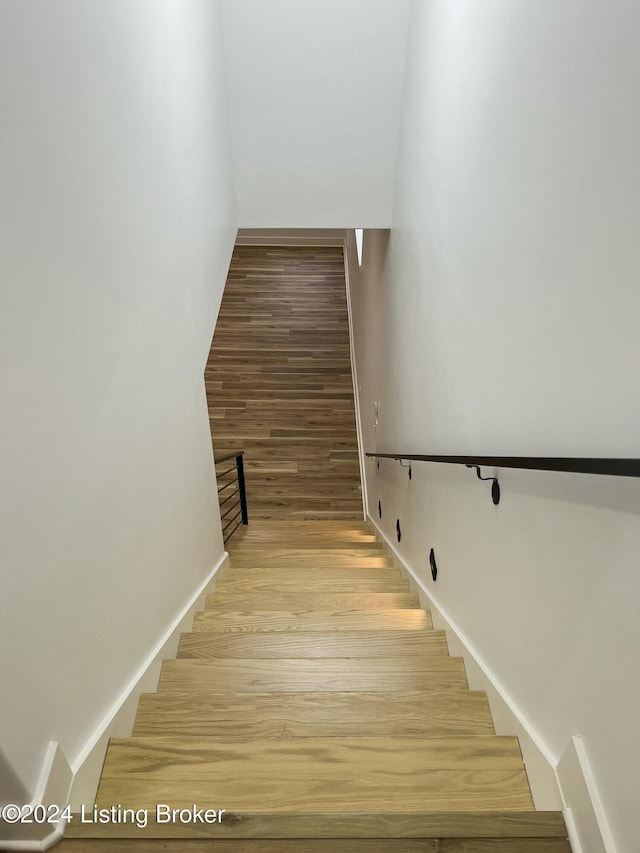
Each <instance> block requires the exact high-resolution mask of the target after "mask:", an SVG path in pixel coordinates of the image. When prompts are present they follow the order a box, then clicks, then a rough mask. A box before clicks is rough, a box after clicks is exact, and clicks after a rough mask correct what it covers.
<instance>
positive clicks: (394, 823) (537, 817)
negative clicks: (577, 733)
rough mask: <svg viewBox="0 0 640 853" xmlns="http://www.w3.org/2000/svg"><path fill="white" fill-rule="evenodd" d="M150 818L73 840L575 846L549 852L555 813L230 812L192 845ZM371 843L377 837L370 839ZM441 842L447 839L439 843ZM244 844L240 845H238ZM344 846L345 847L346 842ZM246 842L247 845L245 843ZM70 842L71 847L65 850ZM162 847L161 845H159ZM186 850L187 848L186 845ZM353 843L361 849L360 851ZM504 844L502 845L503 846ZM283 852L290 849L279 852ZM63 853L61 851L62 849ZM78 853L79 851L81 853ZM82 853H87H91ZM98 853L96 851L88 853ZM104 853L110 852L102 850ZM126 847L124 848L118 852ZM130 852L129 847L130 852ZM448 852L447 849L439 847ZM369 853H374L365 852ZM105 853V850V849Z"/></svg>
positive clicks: (236, 852)
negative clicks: (139, 826) (433, 841)
mask: <svg viewBox="0 0 640 853" xmlns="http://www.w3.org/2000/svg"><path fill="white" fill-rule="evenodd" d="M149 817H150V819H149V822H148V824H147V826H146V827H144V828H142V829H137V828H136V827H135V825H133V824H130V823H129V824H124V823H122V824H102V825H100V824H98V825H95V826H87V825H86V824H82V823H81V822H80V820H79V818H78V819H75V820H73V821H72V822H71V824H70V825H69V826H68V828H67V835H66V838H67V837H68V838H82V839H83V840H84V838H85V837H86V836H87V834H91V835H96V836H103V837H105V838H106V839H107V840H109V839H112V838H118V839H125V838H140V841H142V842H143V843H144V842H146V843H149V844H154V842H153V841H152V840H151V839H157V838H176V837H177V838H180V841H181V846H180V850H181V851H182V850H185V849H186V850H190V847H189V846H188V845H189V844H191V843H197V842H196V841H195V840H194V839H197V838H202V839H207V840H206V841H205V842H204V843H205V844H207V845H209V846H208V847H207V848H202V847H200V848H195V849H196V850H198V851H199V850H202V849H205V850H207V851H211V850H213V851H216V853H217V851H218V850H219V849H220V850H223V851H226V850H229V851H230V853H244V850H245V849H247V850H251V851H252V850H255V851H256V853H257V852H258V851H259V853H263V849H264V851H268V853H279V850H280V849H283V850H291V851H292V853H293V851H295V853H301V851H307V850H309V851H314V853H315V851H316V850H317V849H319V850H321V851H322V853H330V851H331V850H332V849H333V848H322V847H321V848H315V847H313V846H311V847H309V846H308V845H309V844H315V843H320V842H324V843H329V844H333V843H338V844H340V843H344V845H345V846H344V847H338V848H337V849H338V850H344V851H345V853H349V851H350V850H351V849H354V850H359V849H360V848H359V847H358V846H356V845H358V844H359V843H362V844H369V843H374V844H381V845H394V844H395V842H396V840H397V842H398V843H399V844H400V845H407V847H406V848H405V847H402V846H401V847H399V848H398V847H395V846H388V847H385V846H381V847H377V848H375V847H374V848H373V850H374V851H375V853H385V851H386V850H388V849H389V850H399V851H404V850H405V849H406V850H408V851H411V850H420V851H421V853H422V850H428V851H429V853H431V850H432V848H430V847H426V848H420V847H417V848H414V847H411V846H410V845H411V844H412V843H414V842H415V843H416V844H429V843H431V839H437V840H438V843H439V844H440V845H443V844H445V843H447V844H448V843H449V841H450V842H451V844H454V843H456V844H457V843H461V844H462V843H465V844H466V843H469V844H471V843H474V842H479V843H480V844H483V845H484V844H485V843H486V844H489V845H494V846H492V847H484V846H482V847H478V848H477V850H479V851H482V853H484V851H490V853H503V851H504V850H506V851H509V850H511V848H510V847H509V846H507V845H508V844H510V841H511V840H512V839H514V840H516V841H521V842H522V843H527V842H530V843H531V844H538V845H541V846H539V847H533V848H527V847H525V848H522V849H521V848H514V849H515V850H516V851H517V853H523V850H524V851H525V853H530V852H531V853H557V851H558V850H560V851H562V853H565V851H567V853H570V848H569V847H564V848H562V847H558V846H557V844H556V845H555V846H551V847H547V846H542V845H545V844H546V843H547V841H548V842H550V843H552V842H558V841H564V842H565V843H566V830H565V826H564V820H563V818H562V814H561V813H560V812H549V811H544V812H542V811H540V812H536V811H529V810H527V811H515V810H514V811H507V812H504V811H499V812H496V811H490V810H487V811H483V812H465V811H458V812H448V811H434V812H418V813H415V812H413V813H412V812H404V813H401V812H396V813H389V812H383V811H380V812H377V813H375V814H371V813H364V814H359V813H353V812H351V813H344V812H342V813H328V814H327V813H324V814H321V813H318V812H316V813H310V814H309V813H308V814H305V813H297V814H291V813H290V814H286V813H282V812H281V813H279V814H267V813H264V812H258V813H255V812H254V813H251V812H243V813H242V814H234V813H233V812H231V811H228V810H227V811H225V814H224V815H223V816H222V820H221V822H220V823H216V824H215V825H214V826H209V827H207V826H200V827H198V826H190V827H189V828H188V836H189V838H185V831H184V827H182V826H180V825H176V824H169V825H167V824H158V823H157V822H156V821H155V820H154V819H153V817H154V815H153V813H152V812H151V813H150V815H149ZM367 836H371V837H370V838H367ZM214 839H215V846H214V847H212V846H211V845H212V841H213V840H214ZM225 839H233V840H231V841H230V844H232V845H233V844H236V846H235V847H234V846H230V847H228V848H227V847H222V848H219V847H218V845H219V844H224V843H225V841H224V840H225ZM286 839H292V842H291V843H292V844H297V845H299V846H298V847H295V848H294V847H289V846H287V844H288V843H289V842H287V840H286ZM440 839H442V840H440ZM238 840H240V843H238ZM253 840H255V841H256V843H257V844H258V845H269V844H271V845H274V844H275V845H276V846H266V847H264V848H262V847H261V846H258V847H255V848H254V847H252V846H247V847H245V843H247V842H251V841H253ZM343 840H344V841H343ZM243 842H244V843H243ZM65 843H67V842H66V840H65V842H63V844H62V848H64V844H65ZM156 844H157V842H156ZM183 844H184V845H185V846H183ZM349 844H351V845H354V846H353V848H352V847H350V846H349ZM500 844H502V845H503V846H498V845H500ZM277 845H283V847H282V848H280V847H279V846H277ZM56 849H60V848H56ZM77 849H78V848H75V850H77ZM81 849H82V853H85V850H84V848H81ZM88 849H91V848H88ZM102 849H105V848H102ZM122 849H123V848H122V847H121V846H120V844H118V850H119V851H121V850H122ZM126 849H127V848H126V847H124V850H126ZM139 849H141V850H142V852H143V853H155V851H156V850H158V849H160V850H162V849H165V848H162V847H158V846H152V847H150V848H149V849H148V850H146V849H145V848H137V847H136V848H133V850H134V852H135V853H138V850H139ZM437 849H438V850H440V851H442V849H443V848H442V847H439V848H437ZM444 849H446V850H449V851H455V853H458V851H456V850H455V848H454V847H445V848H444ZM364 850H365V851H366V850H367V848H366V847H365V848H364ZM460 850H463V851H464V853H477V850H476V848H474V847H468V846H467V847H465V848H460ZM100 853H102V850H100Z"/></svg>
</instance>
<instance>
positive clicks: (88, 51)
mask: <svg viewBox="0 0 640 853" xmlns="http://www.w3.org/2000/svg"><path fill="white" fill-rule="evenodd" d="M0 15H1V20H0V102H1V103H2V140H1V144H2V157H1V158H0V171H1V173H2V174H1V178H0V183H1V185H2V192H1V202H0V203H1V209H0V216H1V221H0V233H1V234H2V242H3V247H2V253H1V256H0V279H1V281H2V289H1V293H0V302H1V305H0V326H1V331H0V349H1V355H0V371H1V373H2V380H1V384H2V396H1V399H2V410H3V412H2V434H3V435H2V443H1V450H0V453H1V467H2V476H1V478H0V490H1V498H0V500H1V508H0V517H1V518H2V530H3V532H2V537H1V538H0V548H1V550H2V554H1V557H0V563H1V566H2V570H1V571H2V594H1V597H0V647H1V648H2V655H1V658H0V680H1V684H0V694H1V695H2V705H1V711H0V713H1V715H2V719H1V735H0V736H1V738H2V750H3V751H4V753H5V755H6V757H7V759H8V760H9V761H10V763H11V764H12V765H13V768H14V770H15V771H16V772H17V773H18V775H19V778H20V780H21V781H22V783H23V784H24V785H25V786H26V788H27V789H28V790H30V791H31V792H33V790H34V786H35V784H36V780H37V778H38V772H39V769H40V764H41V762H42V760H43V757H44V752H45V749H46V747H47V744H48V741H49V740H54V741H58V742H59V743H60V746H61V748H62V750H63V752H64V754H65V756H66V757H67V759H68V761H69V762H70V763H71V764H72V765H73V764H74V762H76V760H77V759H78V758H79V756H81V754H82V752H83V749H84V748H85V747H86V746H87V745H90V744H91V741H92V738H93V737H94V736H95V735H96V733H97V728H96V727H98V726H99V724H100V722H101V720H102V719H103V717H104V716H105V715H106V714H107V713H108V711H109V709H110V706H111V705H112V703H113V702H114V701H115V700H116V699H117V697H118V696H119V694H120V693H121V691H122V690H123V689H124V688H125V686H126V685H127V683H128V682H129V680H130V679H131V678H132V677H133V676H134V674H135V673H136V672H137V670H138V668H139V667H140V666H141V664H142V662H143V661H144V660H145V658H146V657H147V655H148V654H150V652H151V651H152V650H153V648H154V647H155V645H156V643H157V642H158V641H159V640H160V638H161V637H162V635H163V634H164V632H165V631H166V630H167V628H168V627H169V626H170V624H171V622H172V620H174V619H175V618H176V616H177V614H179V613H180V611H181V610H182V608H183V607H184V606H185V605H186V604H187V602H188V601H189V599H190V598H191V596H192V595H193V594H194V593H195V592H196V590H197V589H198V586H199V585H200V584H201V583H202V582H203V580H204V579H205V578H206V576H207V575H208V573H209V572H210V571H211V569H212V568H213V566H214V565H215V564H216V562H217V561H218V560H219V559H220V557H221V555H222V554H223V545H222V538H221V531H220V523H219V513H218V510H217V498H216V494H215V483H214V476H213V473H212V454H211V443H210V437H209V429H208V418H207V408H206V399H205V393H204V383H203V370H204V365H205V362H206V358H207V353H208V349H209V344H210V340H211V335H212V331H213V327H214V322H215V317H216V314H217V309H218V305H219V301H220V298H221V294H222V289H223V286H224V281H225V276H226V270H227V266H228V261H229V257H230V253H231V250H232V247H233V241H234V236H235V230H236V218H235V208H234V204H235V202H234V194H233V187H232V182H231V181H232V179H231V153H230V138H229V130H228V118H227V111H226V95H225V90H224V71H223V56H222V54H223V47H222V33H221V26H222V25H221V17H220V9H219V4H218V3H215V2H210V0H190V2H188V3H185V2H183V0H160V2H159V0H137V2H136V3H133V4H132V3H129V2H127V0H110V2H109V3H103V2H100V0H51V2H48V3H42V2H38V0H11V2H4V3H3V4H2V10H1V13H0ZM14 787H15V786H14Z"/></svg>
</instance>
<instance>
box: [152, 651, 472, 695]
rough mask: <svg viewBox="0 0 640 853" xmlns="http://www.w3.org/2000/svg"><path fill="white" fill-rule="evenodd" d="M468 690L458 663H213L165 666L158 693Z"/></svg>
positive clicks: (168, 662)
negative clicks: (186, 691)
mask: <svg viewBox="0 0 640 853" xmlns="http://www.w3.org/2000/svg"><path fill="white" fill-rule="evenodd" d="M185 689H193V690H197V691H199V692H207V691H208V690H210V689H213V690H215V691H233V690H235V691H237V692H238V693H247V692H248V693H254V692H255V693H265V692H269V691H270V690H273V691H276V692H281V691H285V692H289V691H294V692H304V691H309V690H310V691H314V692H316V691H323V690H337V691H340V692H344V691H346V690H359V691H360V690H361V691H369V690H381V691H388V690H418V689H422V690H434V689H438V690H447V689H448V690H467V689H468V688H467V677H466V673H465V670H464V664H463V662H462V658H424V659H422V660H414V659H412V658H409V657H404V658H398V657H393V658H391V657H389V658H314V659H308V658H217V659H215V660H211V661H208V660H190V659H181V660H165V661H164V663H163V664H162V669H161V672H160V679H159V682H158V692H159V693H164V692H170V691H174V690H180V691H182V690H185Z"/></svg>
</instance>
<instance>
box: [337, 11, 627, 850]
mask: <svg viewBox="0 0 640 853" xmlns="http://www.w3.org/2000/svg"><path fill="white" fill-rule="evenodd" d="M409 33H410V36H409V48H408V65H407V74H406V80H405V102H404V109H403V117H402V126H401V138H400V147H399V152H400V154H399V162H398V185H397V195H396V199H395V207H394V223H393V228H392V230H391V236H390V238H389V241H388V245H385V235H384V234H382V233H377V232H366V233H365V250H364V251H365V260H364V272H363V276H362V277H361V279H360V280H358V278H357V277H354V281H353V282H352V293H351V298H352V305H353V311H354V318H355V324H356V328H355V331H356V349H357V361H358V381H359V384H360V385H361V393H360V399H361V403H362V423H363V429H364V433H365V444H366V449H367V450H376V449H377V450H378V451H380V452H384V451H394V452H395V451H400V452H402V451H405V452H407V453H409V452H414V453H450V454H455V453H477V454H481V453H487V454H489V453H491V454H501V455H509V454H523V455H543V454H549V455H605V456H626V455H628V456H633V457H638V456H640V438H639V436H640V395H639V394H638V390H637V386H638V382H637V376H638V365H639V364H640V337H639V336H638V334H637V318H638V316H639V312H640V287H638V281H639V280H640V247H639V244H638V241H637V233H638V226H639V225H640V221H639V220H640V217H639V215H638V214H639V202H638V200H639V199H640V171H639V170H638V161H637V152H638V150H640V110H638V107H639V106H640V104H639V95H638V91H639V90H638V87H637V85H636V83H637V80H638V78H639V75H640V59H639V54H638V51H637V45H638V43H639V42H638V39H639V36H640V8H639V7H638V6H637V4H632V3H627V2H614V3H612V4H607V5H606V6H605V5H603V4H601V3H596V2H585V3H580V4H574V3H571V4H570V3H557V2H551V0H549V2H547V0H535V2H534V0H531V2H528V0H527V2H521V3H512V2H510V0H488V2H485V3H482V4H475V5H474V4H469V3H464V2H462V0H443V1H442V2H440V0H433V2H429V3H422V2H417V3H414V4H413V7H412V17H411V20H410V27H409ZM374 400H379V401H380V415H379V425H378V428H377V430H374V426H373V401H374ZM500 481H501V485H502V492H503V497H502V502H501V504H500V506H499V507H494V506H493V504H492V503H491V501H490V498H489V487H488V485H487V484H484V483H480V482H479V481H477V480H476V479H475V476H474V474H473V473H472V472H469V471H467V470H466V469H464V468H454V467H452V466H446V467H445V466H437V465H423V466H414V468H413V479H412V481H411V482H409V480H408V478H407V474H406V471H405V470H402V469H400V468H399V466H398V465H397V464H395V463H384V462H382V463H381V467H380V470H379V471H378V472H376V469H375V465H373V463H369V465H368V467H367V486H368V501H369V509H370V513H371V515H372V516H375V517H376V518H377V501H378V499H381V500H382V505H383V518H382V521H381V522H380V523H381V526H382V529H383V531H384V532H385V533H386V535H387V536H388V537H389V538H391V539H392V540H395V523H396V518H398V517H399V518H400V519H401V525H402V531H403V536H402V542H401V543H400V545H398V548H399V550H400V552H401V554H402V556H403V558H404V559H405V560H406V561H407V562H408V563H409V565H410V566H411V567H412V568H413V569H414V570H415V571H416V573H417V574H418V575H419V576H420V577H421V578H422V580H423V583H424V585H425V587H426V588H427V589H429V590H431V592H432V595H433V597H434V599H435V601H436V603H437V604H438V606H439V607H440V609H441V610H442V611H443V612H444V613H445V615H446V616H447V618H448V619H449V620H450V621H451V622H452V624H453V625H454V626H456V628H457V629H458V631H459V633H460V634H461V635H462V637H463V638H464V639H465V640H466V642H467V643H468V645H469V646H470V647H471V648H472V649H474V651H475V653H476V656H477V658H478V659H479V660H480V661H481V663H482V664H483V666H484V667H485V669H486V670H487V671H488V672H489V673H490V674H491V676H492V678H493V679H494V681H495V683H496V684H498V685H499V686H500V688H501V690H502V692H503V694H504V695H505V696H506V698H507V699H508V701H509V702H510V703H511V705H512V706H513V707H514V708H515V710H516V712H517V713H518V714H519V716H520V718H521V719H522V720H523V721H524V722H525V723H526V725H527V727H528V728H529V730H530V731H531V733H532V734H533V736H534V738H536V739H537V741H538V742H539V743H540V745H541V747H542V749H543V751H544V752H545V754H546V755H547V756H548V758H549V761H550V762H551V763H552V764H556V763H557V762H558V760H559V759H560V757H561V755H562V754H563V752H564V751H565V749H566V748H567V746H568V744H569V740H570V738H571V736H572V735H581V736H582V743H583V744H584V746H585V751H586V754H587V756H588V760H589V762H590V764H591V767H592V770H593V773H594V778H595V781H596V785H597V788H598V789H599V795H597V796H598V798H599V801H600V802H601V804H602V806H603V809H604V813H605V814H606V819H605V821H604V822H603V832H604V834H605V842H606V841H607V829H606V826H605V825H604V823H605V822H606V821H608V823H609V825H610V830H611V833H612V838H614V839H615V844H614V841H612V840H611V838H610V839H609V846H608V849H610V850H612V849H614V847H615V849H618V850H619V851H629V853H630V851H633V850H635V849H636V848H637V837H638V833H639V831H640V824H639V822H638V816H637V802H636V800H637V798H636V785H635V775H636V772H637V766H638V760H639V759H640V727H639V726H638V723H637V720H638V706H639V703H640V688H639V686H638V681H637V679H636V678H635V677H634V675H632V674H633V673H635V672H636V671H637V666H638V651H639V650H640V621H639V620H638V618H637V612H636V611H637V602H638V600H640V571H638V568H639V567H638V553H640V524H639V523H638V522H639V518H638V516H639V515H640V484H638V483H637V481H626V480H622V479H620V480H616V479H615V478H603V477H588V476H583V475H575V476H566V475H561V474H553V473H537V472H517V471H507V470H503V471H502V472H501V473H500ZM431 547H434V548H435V550H436V555H437V557H438V564H439V569H440V574H439V577H438V580H437V582H436V583H435V584H434V583H433V582H432V580H431V576H430V573H429V567H428V560H427V557H428V551H429V548H431ZM565 793H569V792H565ZM591 849H594V848H591ZM585 850H586V851H587V853H588V848H585Z"/></svg>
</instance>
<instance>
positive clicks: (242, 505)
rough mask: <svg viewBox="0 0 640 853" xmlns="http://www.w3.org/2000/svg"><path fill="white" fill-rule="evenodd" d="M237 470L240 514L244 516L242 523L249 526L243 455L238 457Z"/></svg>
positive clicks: (240, 454)
mask: <svg viewBox="0 0 640 853" xmlns="http://www.w3.org/2000/svg"><path fill="white" fill-rule="evenodd" d="M236 468H237V470H238V488H239V490H240V512H241V514H242V523H243V524H249V513H248V512H247V493H246V490H245V485H244V462H243V460H242V453H239V454H238V455H237V456H236Z"/></svg>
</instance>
